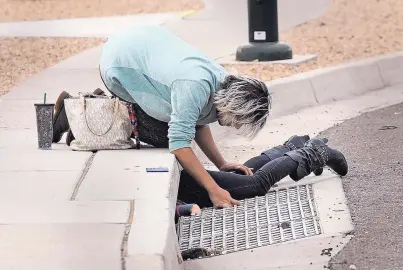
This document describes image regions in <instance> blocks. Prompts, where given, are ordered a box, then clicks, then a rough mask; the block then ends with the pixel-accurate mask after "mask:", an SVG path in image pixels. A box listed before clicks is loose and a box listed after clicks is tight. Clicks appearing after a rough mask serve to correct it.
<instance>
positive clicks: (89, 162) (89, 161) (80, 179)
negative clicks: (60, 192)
mask: <svg viewBox="0 0 403 270" xmlns="http://www.w3.org/2000/svg"><path fill="white" fill-rule="evenodd" d="M95 155H96V153H92V155H91V156H90V157H89V158H88V159H87V161H86V162H85V167H84V169H83V171H82V172H81V175H80V178H79V179H78V182H77V184H76V186H75V187H74V190H73V194H72V195H71V197H70V200H71V201H74V200H75V199H76V197H77V194H78V190H79V189H80V186H81V184H82V183H83V181H84V178H85V176H86V175H87V173H88V171H89V170H90V168H91V165H92V162H93V161H94V158H95Z"/></svg>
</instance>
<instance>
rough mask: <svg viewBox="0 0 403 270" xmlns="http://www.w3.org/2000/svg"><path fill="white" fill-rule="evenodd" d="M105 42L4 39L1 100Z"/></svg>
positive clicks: (0, 42) (1, 46)
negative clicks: (22, 84)
mask: <svg viewBox="0 0 403 270" xmlns="http://www.w3.org/2000/svg"><path fill="white" fill-rule="evenodd" d="M102 42H103V39H98V38H80V39H76V38H74V39H71V38H0V52H1V54H0V96H1V95H2V94H4V93H5V92H6V91H8V90H9V89H11V88H12V87H14V86H16V85H18V84H19V83H20V82H22V81H23V80H25V79H26V78H28V77H29V76H32V75H34V74H36V73H38V72H40V71H42V70H43V69H45V68H48V67H51V66H53V65H55V64H57V63H59V62H60V61H62V60H64V59H66V58H69V57H71V56H72V55H74V54H77V53H79V52H81V51H84V50H86V49H89V48H92V47H95V46H97V45H99V44H102Z"/></svg>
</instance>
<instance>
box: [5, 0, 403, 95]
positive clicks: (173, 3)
mask: <svg viewBox="0 0 403 270" xmlns="http://www.w3.org/2000/svg"><path fill="white" fill-rule="evenodd" d="M77 3H80V4H79V5H78V4H77ZM108 3H109V4H108ZM0 6H1V7H2V9H1V10H0V21H11V20H33V19H55V18H69V17H83V16H85V17H88V16H106V15H122V14H134V13H139V12H164V11H165V12H167V11H173V10H189V9H198V8H201V7H202V4H201V2H200V0H166V1H163V2H161V3H160V2H158V3H157V2H146V1H139V0H131V1H128V0H115V1H113V5H111V4H110V2H109V1H107V0H98V1H95V0H80V2H78V0H63V1H54V0H36V1H33V0H31V1H27V0H0ZM112 6H113V7H112ZM24 11H25V12H24ZM280 36H281V40H284V41H287V42H289V43H290V44H291V46H292V48H293V51H294V54H317V55H318V60H317V61H316V62H310V63H305V64H302V65H300V66H298V67H289V66H284V65H265V66H262V65H248V66H245V65H226V68H227V69H228V70H230V71H232V72H234V73H238V74H247V75H251V76H254V77H257V78H260V79H263V80H271V79H275V78H280V77H286V76H290V75H293V74H296V73H299V72H304V71H309V70H313V69H317V68H321V67H327V66H332V65H336V64H340V63H342V62H344V61H350V60H358V59H362V58H366V57H370V56H374V55H381V54H385V53H389V52H393V51H398V50H403V39H402V36H403V1H402V0H382V1H380V0H333V3H332V5H331V7H330V8H329V10H328V11H327V12H326V13H325V14H324V15H323V16H322V17H321V18H318V19H316V20H313V21H310V22H308V23H306V24H303V25H301V26H300V27H297V28H295V29H292V30H290V31H287V32H285V33H281V35H280ZM0 42H1V43H0V71H1V73H0V83H1V86H0V89H1V91H3V93H4V92H6V91H9V90H10V89H11V87H13V86H15V85H16V84H18V82H21V81H22V80H24V79H25V78H27V77H28V76H30V75H32V74H35V73H38V72H40V71H41V70H43V69H44V68H47V67H49V66H51V65H53V64H55V63H57V62H59V61H61V60H63V59H65V58H68V57H70V56H72V55H73V54H76V53H78V52H80V51H82V50H85V49H87V48H90V47H92V46H95V45H98V44H100V43H101V42H102V41H101V40H98V39H60V40H56V39H42V38H33V39H0ZM43 48H46V50H43ZM3 71H5V72H3ZM1 91H0V92H1ZM0 95H1V93H0Z"/></svg>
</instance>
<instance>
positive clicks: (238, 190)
mask: <svg viewBox="0 0 403 270" xmlns="http://www.w3.org/2000/svg"><path fill="white" fill-rule="evenodd" d="M287 151H288V150H286V149H285V148H284V153H283V154H285V153H286V152H287ZM280 155H281V153H280ZM244 164H245V165H246V166H248V167H249V168H253V172H254V174H253V175H252V176H246V175H242V174H239V173H230V172H217V171H208V172H209V174H210V175H211V176H212V177H213V179H214V180H215V181H216V183H217V184H218V185H219V186H220V187H221V188H223V189H225V190H227V191H228V192H229V193H230V194H231V197H232V198H234V199H237V200H243V199H246V198H253V197H255V196H262V195H265V194H266V193H267V192H268V191H269V190H270V188H271V187H272V186H273V185H274V184H275V183H277V182H278V181H280V180H281V179H283V178H284V177H286V176H287V175H289V174H290V173H292V172H293V171H295V170H296V169H297V166H298V163H296V162H295V161H294V160H292V159H291V158H290V157H288V156H283V155H281V156H279V157H277V158H275V159H273V160H270V158H269V157H268V156H266V155H264V154H262V155H260V156H257V157H254V158H252V159H250V160H248V161H247V162H245V163H244ZM178 199H179V200H181V201H184V202H186V203H196V204H198V205H199V206H200V207H210V206H213V204H212V202H211V200H210V197H209V194H208V192H207V191H206V190H205V189H204V188H203V187H201V186H200V185H199V184H198V183H197V182H196V180H195V179H194V178H193V177H192V176H191V175H189V173H187V172H186V171H182V173H181V177H180V183H179V193H178Z"/></svg>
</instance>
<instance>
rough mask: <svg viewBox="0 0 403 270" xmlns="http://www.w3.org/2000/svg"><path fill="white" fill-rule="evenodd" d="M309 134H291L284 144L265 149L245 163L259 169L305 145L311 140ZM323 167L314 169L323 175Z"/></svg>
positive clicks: (256, 169)
mask: <svg viewBox="0 0 403 270" xmlns="http://www.w3.org/2000/svg"><path fill="white" fill-rule="evenodd" d="M309 139H310V138H309V136H308V135H303V136H297V135H294V136H291V137H290V138H289V139H288V140H287V141H285V142H284V144H283V145H278V146H276V147H273V148H270V149H268V150H266V151H263V152H262V154H261V155H260V156H256V157H253V158H251V159H249V160H248V161H246V162H245V163H244V165H245V166H247V167H249V168H252V171H253V172H256V171H258V170H259V169H260V168H261V167H263V166H264V165H265V164H267V163H268V162H270V161H271V160H274V159H276V158H279V157H282V156H283V155H284V154H285V153H287V152H289V151H292V150H297V149H300V148H302V147H304V144H305V143H306V142H307V141H308V140H309ZM322 172H323V169H322V168H320V169H317V170H315V171H314V174H315V175H317V176H318V175H321V174H322Z"/></svg>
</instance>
